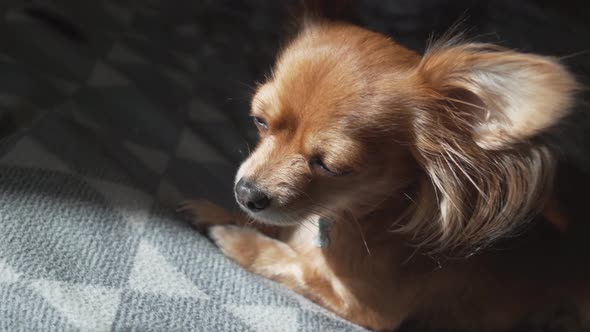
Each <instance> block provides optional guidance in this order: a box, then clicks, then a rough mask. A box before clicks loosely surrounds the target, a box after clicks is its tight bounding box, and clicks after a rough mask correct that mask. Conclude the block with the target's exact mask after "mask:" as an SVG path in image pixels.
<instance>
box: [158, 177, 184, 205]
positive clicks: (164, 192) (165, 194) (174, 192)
mask: <svg viewBox="0 0 590 332" xmlns="http://www.w3.org/2000/svg"><path fill="white" fill-rule="evenodd" d="M156 199H157V201H158V203H160V204H161V205H163V206H167V207H175V206H177V205H178V203H179V202H180V201H182V200H183V199H185V196H184V195H183V194H181V193H180V191H178V188H176V187H175V186H174V185H173V184H172V183H170V182H168V181H167V180H162V181H160V184H159V185H158V191H157V193H156Z"/></svg>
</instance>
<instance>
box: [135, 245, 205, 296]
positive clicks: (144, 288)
mask: <svg viewBox="0 0 590 332" xmlns="http://www.w3.org/2000/svg"><path fill="white" fill-rule="evenodd" d="M129 287H130V288H131V289H132V290H135V291H138V292H142V293H153V294H162V295H166V296H169V297H188V298H195V299H208V298H209V296H208V295H207V294H205V293H204V292H203V291H202V290H200V289H199V288H197V286H196V285H195V284H193V283H192V282H191V281H190V280H189V279H188V278H187V277H186V276H185V275H183V274H182V273H181V272H179V271H176V269H175V268H174V267H173V266H171V265H170V264H169V263H168V262H166V258H164V256H162V254H160V253H159V252H158V250H157V249H156V248H154V247H153V246H151V245H150V244H149V243H147V242H146V241H142V242H141V243H140V244H139V248H138V249H137V254H136V257H135V263H134V266H133V271H132V272H131V276H130V278H129Z"/></svg>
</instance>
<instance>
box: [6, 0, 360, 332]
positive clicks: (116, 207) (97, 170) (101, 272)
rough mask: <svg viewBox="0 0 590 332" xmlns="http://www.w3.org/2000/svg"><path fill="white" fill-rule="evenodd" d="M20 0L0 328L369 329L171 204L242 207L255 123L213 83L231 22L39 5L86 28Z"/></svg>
mask: <svg viewBox="0 0 590 332" xmlns="http://www.w3.org/2000/svg"><path fill="white" fill-rule="evenodd" d="M138 3H142V2H138ZM17 4H18V3H16V2H15V3H13V4H12V5H8V6H7V5H6V4H5V3H2V5H0V8H1V9H2V10H3V11H2V12H1V14H2V16H1V20H2V26H1V28H0V40H2V42H1V43H0V73H1V75H0V104H1V106H2V112H8V113H10V114H11V115H12V117H11V119H13V120H11V121H20V120H22V122H21V123H22V124H23V125H22V126H19V127H15V128H16V129H15V128H9V129H8V130H11V131H12V132H11V133H10V135H7V136H6V137H4V139H3V140H2V141H1V143H0V331H49V330H53V331H76V330H81V331H108V330H116V331H121V330H139V331H179V330H183V331H186V330H194V331H279V330H280V331H285V332H287V331H330V330H332V331H341V330H345V331H346V330H348V331H355V330H357V331H358V330H360V329H359V328H357V327H355V326H353V325H351V324H349V323H346V322H344V321H342V320H340V319H338V318H336V317H335V316H334V315H332V314H330V313H327V312H326V311H324V310H322V309H321V308H319V307H317V306H315V305H314V304H312V303H310V302H308V301H307V300H305V299H303V298H302V297H300V296H297V295H295V294H293V293H291V292H290V291H287V290H285V289H284V288H282V287H280V286H278V285H276V284H274V283H272V282H269V281H266V280H263V279H261V278H258V277H255V276H254V275H251V274H249V273H247V272H245V271H243V270H241V269H240V268H239V267H237V265H235V264H234V263H232V262H231V261H229V260H228V259H227V258H225V257H224V256H223V255H221V253H220V252H219V251H218V250H217V249H216V248H215V247H214V246H213V245H212V244H211V243H210V242H209V241H208V240H207V239H206V238H204V237H203V236H201V235H199V234H198V233H197V232H195V231H194V230H193V229H191V227H189V225H188V223H186V221H184V220H182V218H180V217H179V216H178V215H176V214H175V213H174V206H175V205H176V204H177V203H178V202H179V201H180V200H182V199H183V198H188V197H204V198H205V197H206V198H207V199H210V200H213V201H215V202H217V203H219V204H223V205H225V206H227V207H228V208H232V207H233V203H232V195H231V186H232V180H233V175H234V171H235V168H236V165H237V163H238V161H239V160H240V159H241V154H240V152H239V150H240V149H241V150H243V152H244V153H245V152H246V151H247V147H246V145H245V140H244V138H243V137H248V136H247V133H246V132H243V130H242V129H240V128H239V127H238V126H236V123H238V122H239V121H236V120H235V119H234V115H232V114H231V112H232V111H233V110H236V109H237V107H236V106H235V104H232V98H242V99H244V102H240V109H239V111H240V112H242V113H243V114H242V115H236V117H239V116H244V117H245V116H246V114H247V108H244V107H243V105H245V104H246V100H247V95H246V94H244V95H240V94H237V93H233V94H227V95H223V94H221V95H219V93H222V92H220V91H224V92H225V91H228V90H227V88H229V87H225V89H224V90H216V89H218V87H216V86H215V85H216V84H220V83H219V79H218V80H217V81H214V79H215V77H214V76H215V75H213V74H214V73H212V72H209V69H208V68H207V66H210V65H212V64H215V63H220V62H223V61H224V59H222V58H220V55H219V54H218V53H217V52H218V51H219V50H218V48H216V47H215V46H214V45H212V44H214V43H215V42H219V41H216V40H214V39H215V38H218V37H220V36H202V35H201V31H200V30H199V29H200V28H202V27H200V26H198V25H196V24H195V22H198V20H199V18H198V17H197V18H195V17H191V16H190V15H186V14H185V12H184V9H183V8H182V2H177V5H178V8H173V6H164V5H162V4H158V3H157V2H154V1H150V2H149V3H148V2H147V1H146V2H145V3H144V4H141V5H139V4H138V5H135V4H134V5H131V4H127V5H122V4H121V3H120V2H106V1H105V2H103V3H97V2H93V1H71V2H67V3H62V4H59V3H53V4H49V6H48V5H47V4H45V5H42V6H37V7H36V8H45V9H47V10H50V11H51V13H50V14H51V15H55V16H61V17H66V18H68V19H69V20H71V21H73V22H75V24H76V25H77V26H78V29H79V31H82V32H83V34H84V35H79V34H77V32H79V31H76V30H72V29H73V28H72V27H68V26H63V25H57V26H56V25H55V22H53V23H52V22H51V21H48V18H47V17H46V16H47V14H46V13H45V12H38V11H35V10H33V11H30V10H29V11H27V8H28V7H22V6H19V5H17ZM2 7H4V8H2ZM194 13H195V12H194V11H193V14H194ZM197 14H198V12H197ZM52 18H54V17H53V16H50V17H49V20H51V19H52ZM201 19H203V20H204V19H205V14H203V17H202V18H201ZM60 29H61V30H60ZM68 29H69V30H68ZM221 42H223V41H221ZM239 47H246V46H244V45H240V46H239ZM243 53H245V54H246V55H247V52H243ZM244 61H248V59H247V58H245V59H244ZM231 65H232V64H231V63H230V64H228V66H231ZM219 74H222V75H227V72H225V73H219ZM233 74H235V76H233V78H227V77H223V79H224V80H226V81H229V82H230V84H237V83H231V82H233V80H234V79H235V80H236V81H240V80H241V79H243V78H244V76H245V81H246V82H249V83H251V82H250V81H251V80H252V78H251V77H249V76H248V75H244V74H243V73H240V72H236V73H233ZM240 91H245V89H241V90H240ZM214 93H217V95H215V96H213V95H212V94H214ZM208 99H217V100H219V99H220V100H221V102H222V105H223V104H227V107H223V108H222V107H220V106H219V105H213V104H210V103H209V102H208ZM15 119H16V120H15ZM4 129H6V128H4Z"/></svg>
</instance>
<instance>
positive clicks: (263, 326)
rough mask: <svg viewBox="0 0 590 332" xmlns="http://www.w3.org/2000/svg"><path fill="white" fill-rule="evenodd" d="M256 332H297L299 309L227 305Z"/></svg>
mask: <svg viewBox="0 0 590 332" xmlns="http://www.w3.org/2000/svg"><path fill="white" fill-rule="evenodd" d="M226 308H228V310H230V312H232V313H233V314H235V315H236V316H238V317H240V319H242V320H243V321H244V322H246V324H248V326H250V327H251V328H252V329H253V330H254V331H256V332H275V331H277V330H280V331H281V332H297V314H298V308H291V307H275V306H269V305H227V306H226Z"/></svg>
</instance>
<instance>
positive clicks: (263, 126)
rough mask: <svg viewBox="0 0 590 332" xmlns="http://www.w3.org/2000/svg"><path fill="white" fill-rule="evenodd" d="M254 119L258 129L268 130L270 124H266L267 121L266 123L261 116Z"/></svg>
mask: <svg viewBox="0 0 590 332" xmlns="http://www.w3.org/2000/svg"><path fill="white" fill-rule="evenodd" d="M252 119H253V120H254V124H255V125H256V127H258V128H260V129H263V130H267V129H268V123H266V121H264V119H263V118H261V117H259V116H253V117H252Z"/></svg>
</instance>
